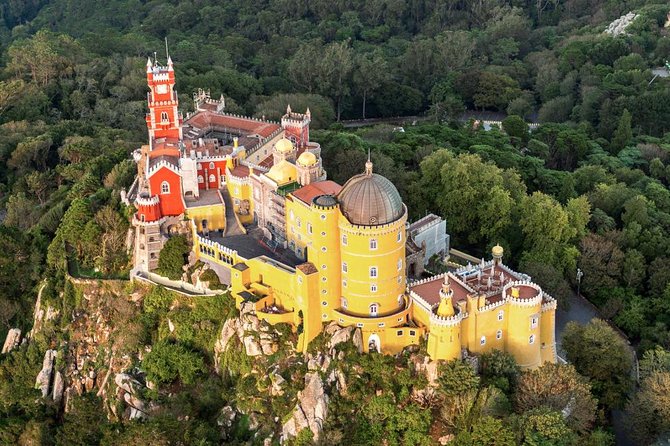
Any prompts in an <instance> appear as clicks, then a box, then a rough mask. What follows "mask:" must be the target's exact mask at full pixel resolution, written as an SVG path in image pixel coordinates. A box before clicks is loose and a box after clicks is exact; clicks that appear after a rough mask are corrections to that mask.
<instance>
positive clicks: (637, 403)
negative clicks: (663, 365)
mask: <svg viewBox="0 0 670 446" xmlns="http://www.w3.org/2000/svg"><path fill="white" fill-rule="evenodd" d="M626 409H627V410H626V412H627V414H628V417H629V418H628V420H629V423H628V425H629V427H630V428H631V432H632V436H633V439H635V440H636V441H637V442H638V444H650V443H652V442H654V441H655V440H660V435H661V434H667V432H668V430H670V372H667V371H662V372H652V373H651V374H650V375H649V376H647V377H646V378H644V379H643V380H642V383H641V385H640V390H639V391H638V392H637V393H636V394H635V395H634V396H633V398H632V399H631V400H630V402H629V403H628V406H627V407H626Z"/></svg>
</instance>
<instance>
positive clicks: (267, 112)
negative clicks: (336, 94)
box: [254, 93, 335, 129]
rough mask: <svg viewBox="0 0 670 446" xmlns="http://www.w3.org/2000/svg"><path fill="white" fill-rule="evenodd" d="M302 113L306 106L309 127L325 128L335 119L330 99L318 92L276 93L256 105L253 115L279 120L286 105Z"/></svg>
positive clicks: (284, 111)
mask: <svg viewBox="0 0 670 446" xmlns="http://www.w3.org/2000/svg"><path fill="white" fill-rule="evenodd" d="M288 105H290V106H291V109H293V110H295V111H299V112H301V113H304V112H305V111H306V110H307V109H308V108H309V110H310V112H311V114H312V123H311V125H310V129H323V128H327V127H328V126H329V125H330V124H331V123H332V122H333V121H334V120H335V110H333V103H332V102H331V101H330V99H328V98H325V97H323V96H321V95H318V94H303V93H291V94H277V95H274V96H272V97H270V98H268V99H266V100H264V101H263V102H260V103H258V105H256V112H255V113H254V116H256V117H259V118H260V117H263V116H265V119H270V120H273V121H279V120H280V119H281V117H282V116H283V115H284V113H286V107H287V106H288Z"/></svg>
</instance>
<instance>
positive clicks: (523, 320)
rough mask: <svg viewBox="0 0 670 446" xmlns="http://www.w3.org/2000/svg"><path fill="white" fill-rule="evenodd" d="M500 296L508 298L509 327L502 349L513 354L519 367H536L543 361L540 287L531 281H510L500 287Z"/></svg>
mask: <svg viewBox="0 0 670 446" xmlns="http://www.w3.org/2000/svg"><path fill="white" fill-rule="evenodd" d="M503 299H509V307H508V308H509V311H508V313H509V321H508V327H509V330H508V333H507V338H506V340H505V350H506V351H508V352H509V353H511V354H512V355H513V356H514V358H515V359H516V362H517V364H519V366H520V367H521V368H535V367H538V366H539V365H540V364H541V363H542V358H541V353H540V351H541V348H540V347H541V339H540V335H541V329H540V312H541V305H542V290H541V289H540V287H539V286H538V285H536V284H534V283H532V282H526V281H517V282H511V283H508V284H507V285H505V287H504V288H503Z"/></svg>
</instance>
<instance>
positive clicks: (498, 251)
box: [491, 245, 504, 258]
mask: <svg viewBox="0 0 670 446" xmlns="http://www.w3.org/2000/svg"><path fill="white" fill-rule="evenodd" d="M503 253H504V250H503V247H502V246H500V245H495V246H494V247H493V248H492V249H491V255H492V256H493V257H495V258H498V257H502V256H503Z"/></svg>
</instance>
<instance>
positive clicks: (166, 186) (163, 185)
mask: <svg viewBox="0 0 670 446" xmlns="http://www.w3.org/2000/svg"><path fill="white" fill-rule="evenodd" d="M169 193H170V183H168V182H167V181H163V182H162V183H161V194H169Z"/></svg>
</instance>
